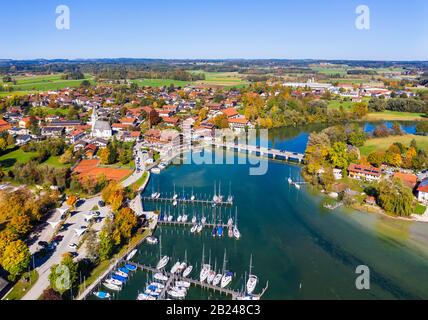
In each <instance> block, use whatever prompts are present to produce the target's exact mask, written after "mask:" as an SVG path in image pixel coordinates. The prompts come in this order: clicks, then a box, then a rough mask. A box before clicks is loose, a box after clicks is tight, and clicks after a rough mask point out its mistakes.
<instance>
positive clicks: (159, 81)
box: [132, 79, 192, 87]
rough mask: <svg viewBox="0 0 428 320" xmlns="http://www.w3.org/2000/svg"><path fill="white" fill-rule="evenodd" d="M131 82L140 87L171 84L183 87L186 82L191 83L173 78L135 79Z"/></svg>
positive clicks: (167, 85)
mask: <svg viewBox="0 0 428 320" xmlns="http://www.w3.org/2000/svg"><path fill="white" fill-rule="evenodd" d="M132 82H133V83H136V84H137V85H139V86H140V87H164V86H166V87H169V86H170V85H171V84H173V85H174V86H175V87H185V86H187V85H188V84H192V82H191V81H190V82H188V81H180V80H173V79H137V80H132Z"/></svg>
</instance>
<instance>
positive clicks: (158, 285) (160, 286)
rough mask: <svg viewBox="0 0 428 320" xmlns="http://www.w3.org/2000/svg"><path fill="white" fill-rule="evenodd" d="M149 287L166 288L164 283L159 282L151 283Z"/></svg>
mask: <svg viewBox="0 0 428 320" xmlns="http://www.w3.org/2000/svg"><path fill="white" fill-rule="evenodd" d="M149 286H153V287H157V288H159V289H163V288H165V285H163V284H162V283H159V282H152V283H150V285H149Z"/></svg>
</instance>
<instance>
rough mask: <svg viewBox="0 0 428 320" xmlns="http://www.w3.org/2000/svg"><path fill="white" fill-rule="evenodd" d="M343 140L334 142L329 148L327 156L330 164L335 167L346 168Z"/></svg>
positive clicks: (346, 159)
mask: <svg viewBox="0 0 428 320" xmlns="http://www.w3.org/2000/svg"><path fill="white" fill-rule="evenodd" d="M346 150H347V148H346V144H345V143H344V142H336V143H334V144H333V147H331V148H330V150H329V158H330V161H331V163H332V165H333V166H334V167H336V168H340V169H346V168H347V167H348V156H347V152H346Z"/></svg>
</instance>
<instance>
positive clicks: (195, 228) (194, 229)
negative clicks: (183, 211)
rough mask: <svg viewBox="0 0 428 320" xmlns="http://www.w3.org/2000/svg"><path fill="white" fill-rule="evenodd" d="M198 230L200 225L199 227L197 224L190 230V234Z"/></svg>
mask: <svg viewBox="0 0 428 320" xmlns="http://www.w3.org/2000/svg"><path fill="white" fill-rule="evenodd" d="M197 229H198V225H197V224H194V225H193V226H192V228H190V232H191V233H195V232H196V230H197Z"/></svg>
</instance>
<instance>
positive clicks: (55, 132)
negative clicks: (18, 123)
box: [41, 127, 65, 137]
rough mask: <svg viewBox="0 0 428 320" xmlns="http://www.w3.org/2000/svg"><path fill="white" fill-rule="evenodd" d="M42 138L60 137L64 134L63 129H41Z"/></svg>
mask: <svg viewBox="0 0 428 320" xmlns="http://www.w3.org/2000/svg"><path fill="white" fill-rule="evenodd" d="M41 133H42V136H44V137H61V136H62V135H63V134H64V133H65V128H64V127H43V128H42V130H41Z"/></svg>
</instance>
